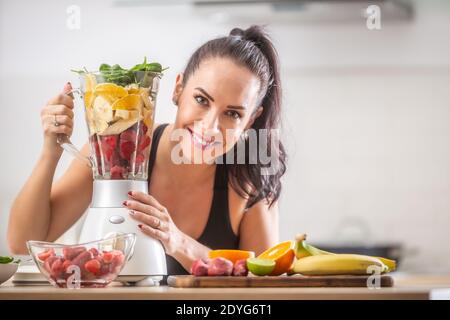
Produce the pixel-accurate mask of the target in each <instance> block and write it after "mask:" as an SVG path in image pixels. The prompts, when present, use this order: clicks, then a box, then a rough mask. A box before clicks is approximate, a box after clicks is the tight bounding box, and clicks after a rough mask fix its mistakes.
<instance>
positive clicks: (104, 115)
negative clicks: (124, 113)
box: [93, 96, 114, 123]
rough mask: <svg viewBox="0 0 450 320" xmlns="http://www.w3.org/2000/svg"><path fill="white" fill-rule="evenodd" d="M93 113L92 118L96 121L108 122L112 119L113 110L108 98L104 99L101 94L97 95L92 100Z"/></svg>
mask: <svg viewBox="0 0 450 320" xmlns="http://www.w3.org/2000/svg"><path fill="white" fill-rule="evenodd" d="M93 109H94V113H93V119H95V121H96V122H97V120H99V121H101V122H106V123H109V122H111V121H112V120H113V119H114V115H113V110H112V108H111V105H110V104H109V102H108V100H106V99H105V98H104V97H102V96H98V97H96V98H95V101H94V108H93Z"/></svg>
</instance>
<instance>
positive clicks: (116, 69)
mask: <svg viewBox="0 0 450 320" xmlns="http://www.w3.org/2000/svg"><path fill="white" fill-rule="evenodd" d="M167 69H168V68H163V67H162V66H161V64H160V63H158V62H151V63H148V62H147V57H144V62H142V63H140V64H137V65H135V66H134V67H132V68H131V69H124V68H122V67H121V66H120V65H118V64H115V65H112V66H111V65H109V64H106V63H102V64H101V65H100V67H99V72H100V74H101V75H102V76H103V78H104V80H105V82H111V83H115V84H117V85H119V86H126V85H129V84H132V83H138V84H141V85H142V84H146V83H147V82H148V81H149V80H150V79H153V77H151V76H150V75H149V74H150V73H151V72H153V73H156V74H157V75H156V76H158V77H160V74H162V72H163V71H165V70H167ZM72 71H73V72H76V73H79V74H85V73H89V72H88V71H87V70H86V68H84V69H83V70H72ZM139 71H142V72H139Z"/></svg>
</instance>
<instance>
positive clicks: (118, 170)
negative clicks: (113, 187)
mask: <svg viewBox="0 0 450 320" xmlns="http://www.w3.org/2000/svg"><path fill="white" fill-rule="evenodd" d="M110 173H111V179H117V180H120V179H124V175H125V174H126V173H127V170H126V169H125V168H124V167H121V166H117V165H116V166H113V167H112V168H111V170H110Z"/></svg>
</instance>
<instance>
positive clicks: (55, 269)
mask: <svg viewBox="0 0 450 320" xmlns="http://www.w3.org/2000/svg"><path fill="white" fill-rule="evenodd" d="M63 264H64V260H63V258H57V259H56V260H55V261H54V262H53V263H52V265H51V274H52V276H53V277H54V278H58V277H59V276H60V274H61V272H62V271H63Z"/></svg>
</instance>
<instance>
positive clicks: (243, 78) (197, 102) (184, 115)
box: [174, 58, 262, 163]
mask: <svg viewBox="0 0 450 320" xmlns="http://www.w3.org/2000/svg"><path fill="white" fill-rule="evenodd" d="M182 80H183V79H182V75H179V76H178V77H177V82H176V85H175V90H174V100H176V102H177V105H178V112H177V116H176V120H175V127H174V129H181V130H180V131H182V132H183V138H182V140H181V141H180V143H179V147H180V149H181V151H182V155H183V158H184V160H190V161H192V162H194V161H199V158H198V156H199V154H201V155H202V157H201V159H202V161H203V162H208V163H210V162H211V161H213V160H214V159H215V158H216V157H218V156H220V155H222V154H224V153H226V152H227V151H229V150H230V149H231V148H233V146H234V145H235V144H236V142H237V141H238V139H239V137H240V136H241V134H242V132H243V131H244V130H245V129H247V128H249V127H250V126H251V125H252V124H253V121H254V120H255V119H256V118H257V117H258V116H259V115H260V114H261V112H262V108H261V107H259V106H257V105H256V104H257V103H258V94H259V85H260V84H259V79H258V78H257V76H255V75H254V74H253V73H252V72H251V71H250V70H249V69H247V68H245V67H243V66H239V65H237V64H236V63H234V62H233V61H232V60H230V59H227V58H211V59H208V60H205V61H203V62H202V63H201V64H200V66H199V68H198V69H197V70H196V71H195V72H194V73H193V74H192V75H191V77H190V78H189V79H188V81H187V83H186V85H185V86H184V87H183V85H182ZM195 163H198V162H195Z"/></svg>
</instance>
